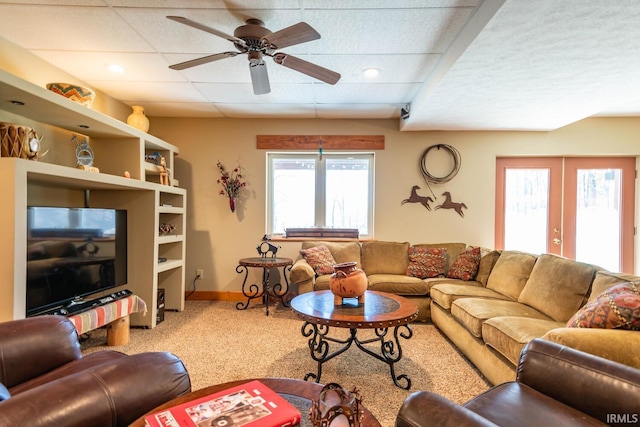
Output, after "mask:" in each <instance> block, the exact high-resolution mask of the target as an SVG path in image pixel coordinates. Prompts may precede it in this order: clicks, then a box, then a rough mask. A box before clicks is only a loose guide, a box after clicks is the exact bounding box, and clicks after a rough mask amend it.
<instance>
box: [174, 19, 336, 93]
mask: <svg viewBox="0 0 640 427" xmlns="http://www.w3.org/2000/svg"><path fill="white" fill-rule="evenodd" d="M167 18H169V19H171V20H173V21H176V22H180V23H181V24H185V25H189V26H190V27H193V28H197V29H199V30H202V31H206V32H208V33H211V34H213V35H216V36H218V37H222V38H224V39H226V40H229V41H230V42H231V43H233V44H234V46H235V47H236V49H237V50H238V51H237V52H234V51H230V52H221V53H216V54H213V55H208V56H205V57H202V58H198V59H192V60H190V61H185V62H181V63H179V64H174V65H171V66H170V67H169V68H171V69H173V70H184V69H185V68H190V67H194V66H196V65H202V64H207V63H209V62H213V61H217V60H219V59H224V58H230V57H234V56H236V55H241V54H245V53H246V54H247V56H248V58H249V71H250V72H251V83H252V84H253V93H255V94H256V95H262V94H265V93H269V92H271V87H270V86H269V75H268V74H267V66H266V64H265V62H264V59H263V57H264V56H265V55H266V56H270V57H272V58H273V60H274V62H275V63H276V64H279V65H283V66H285V67H287V68H290V69H292V70H295V71H298V72H300V73H303V74H306V75H308V76H311V77H313V78H315V79H318V80H320V81H322V82H325V83H329V84H331V85H333V84H336V83H337V82H338V80H340V74H338V73H336V72H335V71H331V70H329V69H327V68H324V67H321V66H319V65H316V64H313V63H311V62H308V61H305V60H304V59H300V58H297V57H295V56H293V55H289V54H288V53H284V52H276V50H278V49H282V48H285V47H288V46H293V45H296V44H300V43H305V42H308V41H311V40H317V39H319V38H320V34H318V32H317V31H316V30H314V29H313V28H312V27H311V26H310V25H309V24H307V23H306V22H299V23H297V24H295V25H292V26H290V27H287V28H284V29H282V30H280V31H276V32H275V33H272V32H271V31H269V30H268V29H267V28H265V27H264V22H262V21H261V20H259V19H255V18H250V19H247V20H246V22H245V25H241V26H240V27H238V28H236V29H235V31H234V32H233V35H230V34H226V33H224V32H222V31H219V30H216V29H215V28H211V27H208V26H206V25H203V24H200V23H198V22H195V21H192V20H190V19H188V18H183V17H181V16H167Z"/></svg>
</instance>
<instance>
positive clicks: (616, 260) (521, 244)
mask: <svg viewBox="0 0 640 427" xmlns="http://www.w3.org/2000/svg"><path fill="white" fill-rule="evenodd" d="M634 206H635V158H633V157H598V158H591V157H564V158H563V157H529V158H498V159H497V160H496V228H495V246H496V248H498V249H513V250H522V251H525V252H530V253H544V252H547V253H553V254H557V255H562V256H565V257H567V258H571V259H575V260H577V261H582V262H588V263H592V264H596V265H599V266H600V267H603V268H606V269H607V270H611V271H624V272H627V273H633V257H634V255H633V240H634V223H633V221H634Z"/></svg>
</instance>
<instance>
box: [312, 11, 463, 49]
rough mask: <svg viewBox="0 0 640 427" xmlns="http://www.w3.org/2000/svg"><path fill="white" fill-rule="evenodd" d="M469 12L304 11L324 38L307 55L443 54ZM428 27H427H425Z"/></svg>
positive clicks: (316, 42)
mask: <svg viewBox="0 0 640 427" xmlns="http://www.w3.org/2000/svg"><path fill="white" fill-rule="evenodd" d="M472 12H473V10H472V9H470V8H457V9H450V8H444V9H442V8H433V9H431V8H429V9H412V10H411V11H410V13H407V11H404V10H399V9H371V10H311V11H309V10H306V11H305V16H306V17H307V18H308V21H307V22H308V23H309V24H310V25H311V26H313V27H314V28H315V29H316V30H317V31H318V32H319V33H320V34H321V35H323V37H322V38H321V39H320V40H316V41H315V42H313V43H315V44H314V45H309V46H308V48H309V53H317V52H318V53H332V54H371V53H376V54H394V53H395V54H397V53H442V52H444V51H445V50H446V48H447V46H448V45H449V44H450V43H451V42H452V41H453V39H454V38H455V36H456V35H457V33H458V31H460V30H461V29H462V28H463V26H464V24H465V23H466V22H467V20H468V19H469V17H470V16H471V13H472ZM426 23H428V24H426Z"/></svg>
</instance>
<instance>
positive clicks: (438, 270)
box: [407, 246, 447, 279]
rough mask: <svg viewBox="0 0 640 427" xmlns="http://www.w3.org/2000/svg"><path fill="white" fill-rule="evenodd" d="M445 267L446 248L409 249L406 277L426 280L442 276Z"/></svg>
mask: <svg viewBox="0 0 640 427" xmlns="http://www.w3.org/2000/svg"><path fill="white" fill-rule="evenodd" d="M446 265H447V249H446V248H415V247H413V246H411V247H410V248H409V267H407V276H412V277H417V278H419V279H426V278H428V277H438V276H444V270H445V267H446Z"/></svg>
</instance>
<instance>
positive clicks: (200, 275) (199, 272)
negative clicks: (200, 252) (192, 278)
mask: <svg viewBox="0 0 640 427" xmlns="http://www.w3.org/2000/svg"><path fill="white" fill-rule="evenodd" d="M196 279H204V270H203V269H202V268H196Z"/></svg>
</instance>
